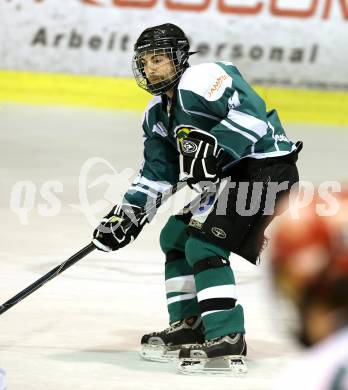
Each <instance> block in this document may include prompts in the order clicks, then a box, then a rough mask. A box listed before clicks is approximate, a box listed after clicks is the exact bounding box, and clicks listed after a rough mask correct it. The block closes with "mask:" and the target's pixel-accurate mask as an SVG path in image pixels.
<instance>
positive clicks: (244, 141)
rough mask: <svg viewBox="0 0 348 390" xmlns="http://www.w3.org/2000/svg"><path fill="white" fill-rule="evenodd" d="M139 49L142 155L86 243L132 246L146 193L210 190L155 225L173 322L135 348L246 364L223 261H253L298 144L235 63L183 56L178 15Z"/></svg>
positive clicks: (202, 362)
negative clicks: (144, 94)
mask: <svg viewBox="0 0 348 390" xmlns="http://www.w3.org/2000/svg"><path fill="white" fill-rule="evenodd" d="M134 50H135V54H134V58H133V72H134V76H135V79H136V81H137V83H138V85H139V86H140V87H141V88H144V89H145V90H146V91H148V92H150V93H151V94H152V95H154V97H153V99H152V100H151V101H150V103H149V104H148V106H147V108H146V111H145V114H144V117H143V123H142V127H143V131H144V163H143V166H142V168H141V170H140V172H139V175H138V177H137V179H136V180H135V182H134V183H133V184H132V186H131V187H130V189H129V191H128V192H127V193H126V194H125V196H124V199H123V204H121V205H118V206H115V207H114V208H113V209H112V210H111V212H110V213H109V214H108V215H106V217H105V218H104V219H103V220H102V222H101V225H100V226H99V227H98V228H97V229H96V230H95V232H94V240H93V242H94V244H95V245H96V247H97V248H99V249H101V250H104V251H111V250H117V249H119V248H122V247H124V246H125V245H127V244H129V243H130V242H131V241H132V240H133V239H135V238H136V237H137V236H138V234H139V233H140V231H141V230H142V228H143V227H144V225H145V224H146V222H147V221H148V220H149V218H150V217H149V216H148V215H147V214H146V212H144V207H145V205H146V204H147V203H148V200H149V199H152V200H155V199H156V198H157V197H158V195H159V194H161V193H163V192H165V191H168V190H170V188H171V186H173V185H174V184H175V183H177V182H178V180H186V182H187V183H188V185H190V187H194V188H196V189H197V188H198V189H199V188H201V189H202V188H208V189H209V191H211V193H213V195H212V196H210V197H209V201H208V202H207V204H206V206H205V207H203V210H202V208H200V209H196V210H195V212H194V213H193V214H194V215H192V213H191V212H185V213H181V214H179V215H174V216H171V217H170V218H169V220H168V222H167V224H166V225H165V226H164V228H163V230H162V232H161V236H160V245H161V248H162V251H163V252H164V254H165V258H166V261H165V286H166V295H167V306H168V312H169V323H170V327H169V328H168V329H165V330H164V331H162V332H155V333H152V334H148V335H144V336H143V338H142V340H141V344H142V351H141V355H142V357H144V358H145V359H149V360H160V361H163V360H167V359H170V358H172V357H175V356H176V357H177V356H178V355H179V358H180V363H179V370H180V371H181V372H184V373H197V372H198V373H211V372H212V373H221V372H224V373H227V374H228V373H234V372H236V371H237V372H240V371H245V370H246V368H245V362H244V361H243V357H244V356H245V355H246V353H247V347H246V342H245V337H244V334H245V328H244V314H243V308H242V306H241V305H240V304H239V303H237V295H236V286H235V278H234V274H233V271H232V269H231V267H230V263H229V260H228V259H229V256H230V253H231V252H234V253H237V254H238V255H240V256H242V257H243V258H245V259H246V260H248V261H250V262H252V263H254V264H256V263H257V262H258V258H259V254H260V251H261V249H262V246H263V241H264V239H263V233H264V230H265V228H266V227H267V225H268V224H269V222H270V221H271V219H272V217H273V213H274V209H272V207H271V209H272V210H271V212H268V213H266V212H264V209H265V204H266V198H267V199H268V198H269V197H268V196H267V197H266V194H267V191H268V189H269V187H271V184H272V183H273V184H274V183H282V184H283V185H282V187H281V188H278V193H276V191H273V193H274V197H276V198H277V199H278V198H280V196H281V195H286V194H287V193H288V191H289V189H290V187H291V186H292V185H294V183H297V182H298V171H297V168H296V164H295V162H296V160H297V153H298V150H297V148H296V146H295V145H294V144H293V143H292V142H291V141H290V140H289V139H288V138H287V137H286V135H285V132H284V129H283V127H282V125H281V123H280V120H279V118H278V115H277V112H276V111H275V110H272V111H269V112H267V111H266V107H265V103H264V101H263V100H262V99H261V97H260V96H259V95H258V94H257V93H256V92H255V91H254V90H253V89H252V88H251V87H250V86H249V85H248V83H247V82H246V81H245V80H244V79H243V77H242V76H241V74H240V73H239V71H238V70H237V68H236V67H235V66H234V65H233V64H232V63H230V62H216V63H203V64H200V65H195V66H189V63H188V60H189V56H190V55H191V54H193V53H191V52H190V51H189V50H190V46H189V41H188V39H187V37H186V35H185V33H184V32H183V31H182V30H181V29H180V28H179V27H177V26H176V25H173V24H169V23H168V24H163V25H160V26H155V27H151V28H148V29H146V30H145V31H143V32H142V33H141V35H140V36H139V38H138V40H137V41H136V43H135V46H134ZM226 166H229V167H231V168H230V169H226V168H225V167H226ZM246 182H247V183H249V184H250V185H249V187H248V188H247V189H246V191H244V192H245V196H246V195H247V200H248V201H247V205H246V206H245V207H246V210H240V208H241V207H242V208H243V206H241V204H240V203H241V202H240V196H238V194H240V193H241V192H243V191H242V190H243V189H244V190H245V186H244V187H243V183H244V184H245V183H246ZM211 186H213V187H214V186H215V187H214V188H215V190H211V188H212V187H211ZM253 188H254V191H253V193H254V195H255V194H256V195H255V196H251V195H252V189H253ZM271 192H272V191H271ZM250 198H251V199H250ZM242 203H243V202H242ZM244 203H245V202H244ZM243 211H244V212H243ZM268 211H269V210H268ZM130 221H133V222H134V223H132V224H131V226H129V225H130Z"/></svg>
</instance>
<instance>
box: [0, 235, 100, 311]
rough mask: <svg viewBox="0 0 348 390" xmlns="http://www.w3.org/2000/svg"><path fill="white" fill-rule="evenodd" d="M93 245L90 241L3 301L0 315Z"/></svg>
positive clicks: (92, 247) (89, 251)
mask: <svg viewBox="0 0 348 390" xmlns="http://www.w3.org/2000/svg"><path fill="white" fill-rule="evenodd" d="M94 249H96V248H95V246H94V245H93V244H92V243H90V244H88V245H87V246H85V247H84V248H82V249H81V250H80V251H79V252H77V253H75V254H74V255H73V256H71V257H70V258H69V259H68V260H66V261H64V262H63V263H61V264H60V265H58V266H57V267H55V268H53V269H52V270H51V271H49V272H48V273H47V274H45V275H44V276H42V277H41V278H40V279H38V280H36V281H35V282H34V283H32V284H31V285H30V286H28V287H27V288H25V289H24V290H22V291H21V292H19V293H18V294H17V295H15V296H14V297H12V298H11V299H9V300H8V301H7V302H5V303H3V304H2V305H1V306H0V315H1V314H2V313H5V311H7V310H8V309H10V308H11V307H12V306H14V305H16V304H17V303H18V302H20V301H21V300H22V299H24V298H26V297H27V296H29V295H30V294H32V293H33V292H34V291H36V290H38V289H39V288H40V287H42V286H43V285H44V284H46V283H47V282H48V281H50V280H52V279H53V278H55V277H56V276H58V275H59V274H61V273H62V272H64V271H65V270H66V269H68V268H69V267H71V266H72V265H73V264H75V263H76V262H78V261H79V260H81V259H82V258H84V257H85V256H87V255H88V254H89V253H91V252H92V251H94Z"/></svg>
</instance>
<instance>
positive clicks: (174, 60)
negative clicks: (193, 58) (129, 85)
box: [132, 46, 188, 95]
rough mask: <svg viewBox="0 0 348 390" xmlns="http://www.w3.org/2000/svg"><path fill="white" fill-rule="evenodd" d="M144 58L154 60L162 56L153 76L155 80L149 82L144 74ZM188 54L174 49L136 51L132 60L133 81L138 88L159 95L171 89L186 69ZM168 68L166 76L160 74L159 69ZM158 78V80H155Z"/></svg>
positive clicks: (162, 48) (157, 47)
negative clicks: (156, 71) (162, 59)
mask: <svg viewBox="0 0 348 390" xmlns="http://www.w3.org/2000/svg"><path fill="white" fill-rule="evenodd" d="M144 56H147V57H148V58H155V57H156V56H164V57H165V59H164V61H163V62H162V63H161V64H160V65H159V69H158V73H156V74H154V77H155V78H156V80H155V81H154V80H149V79H148V77H149V75H147V74H146V73H145V61H144ZM187 60H188V52H186V51H183V50H181V49H180V48H177V49H175V48H174V47H160V46H156V48H149V49H145V50H142V51H136V52H135V54H134V57H133V60H132V69H133V74H134V77H135V80H136V82H137V84H138V85H139V87H140V88H143V89H145V90H146V91H148V92H150V93H151V94H153V95H161V94H163V93H165V92H167V91H169V90H170V89H171V88H173V87H174V86H175V85H176V84H177V83H178V82H179V79H180V77H181V75H182V73H183V72H184V70H185V68H186V67H187ZM167 65H169V66H168V69H167V70H168V74H167V75H166V74H163V73H162V74H161V67H164V66H167ZM157 78H158V79H157Z"/></svg>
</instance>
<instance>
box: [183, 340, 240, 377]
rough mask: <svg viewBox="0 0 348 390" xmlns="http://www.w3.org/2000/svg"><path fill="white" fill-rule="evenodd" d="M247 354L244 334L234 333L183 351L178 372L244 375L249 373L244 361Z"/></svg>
mask: <svg viewBox="0 0 348 390" xmlns="http://www.w3.org/2000/svg"><path fill="white" fill-rule="evenodd" d="M246 353H247V346H246V343H245V339H244V334H242V333H232V334H229V335H227V336H222V337H217V338H215V339H212V340H209V341H206V342H205V343H204V344H201V345H194V346H191V347H189V348H183V349H181V350H180V353H179V366H178V371H179V372H180V373H183V374H215V375H216V374H221V375H236V374H243V373H245V372H247V367H246V364H245V362H244V359H243V357H244V356H246Z"/></svg>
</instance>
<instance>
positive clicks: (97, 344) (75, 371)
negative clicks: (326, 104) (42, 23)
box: [0, 105, 348, 390]
mask: <svg viewBox="0 0 348 390" xmlns="http://www.w3.org/2000/svg"><path fill="white" fill-rule="evenodd" d="M139 122H140V115H136V114H125V113H117V112H115V111H102V110H77V109H60V108H49V107H30V106H15V105H11V106H10V105H9V106H4V107H2V110H1V111H0V127H1V128H2V129H4V131H2V132H1V133H0V153H1V162H2V163H1V165H0V177H1V188H2V192H1V197H0V218H1V225H2V230H1V246H0V265H1V271H0V286H1V288H0V301H1V303H3V302H4V301H5V300H7V299H9V298H10V297H11V296H13V295H14V294H16V293H17V292H19V291H20V290H21V289H23V288H24V287H26V286H27V285H29V284H30V283H32V282H33V281H34V280H36V279H38V278H39V277H41V276H42V275H43V274H44V273H46V272H48V271H49V270H50V269H52V268H53V267H55V266H56V265H57V264H59V263H60V262H62V261H63V260H64V259H66V258H68V257H69V256H70V255H72V254H73V253H74V252H76V251H78V250H79V249H80V248H81V247H82V246H84V245H86V244H87V243H88V242H89V240H90V238H91V233H92V226H91V225H90V223H89V222H88V219H87V218H86V217H87V216H86V215H85V214H83V213H82V212H81V210H79V209H78V208H76V207H74V206H72V205H75V206H76V205H77V204H79V203H80V196H79V174H80V172H81V167H82V166H83V164H84V163H85V161H86V160H88V159H90V158H91V157H95V156H98V157H99V158H102V159H105V160H107V161H109V162H110V164H111V165H112V166H113V167H114V168H115V170H116V171H117V172H118V173H120V172H124V175H123V176H119V178H125V177H127V175H128V171H127V170H128V169H133V170H135V169H136V168H137V166H138V164H139V161H140V160H141V149H142V145H141V140H142V138H141V130H140V127H139ZM86 134H88V136H86ZM288 135H289V137H291V138H293V139H294V140H296V139H303V141H304V149H303V152H302V153H301V156H300V160H299V168H300V173H301V177H302V179H304V180H309V181H313V182H315V183H316V184H319V183H320V182H321V181H322V180H340V179H343V178H345V177H346V167H347V163H348V161H347V155H348V150H347V148H348V146H347V145H348V133H347V132H345V131H343V130H342V129H335V128H330V129H327V128H323V127H321V128H318V127H308V126H291V127H290V128H289V129H288ZM337 137H339V138H340V140H341V142H340V143H339V144H338V143H337ZM323 156H325V161H323ZM94 169H95V170H94V171H91V172H90V176H89V175H87V179H88V180H87V185H86V186H85V187H86V194H87V197H88V199H89V201H90V202H91V204H95V202H96V200H97V199H98V197H99V198H101V199H102V198H103V197H104V200H105V202H106V203H103V204H102V205H104V206H105V207H106V208H107V207H108V201H110V198H111V197H112V196H114V199H115V202H116V201H117V200H118V197H119V196H120V194H119V193H118V192H117V190H120V188H115V189H114V190H113V191H112V192H113V195H112V194H110V193H109V192H107V189H110V186H108V180H107V179H108V176H106V175H110V172H111V171H112V169H111V168H110V167H109V166H107V165H101V166H99V167H95V168H94ZM110 169H111V171H110ZM101 175H104V176H101ZM98 177H99V178H103V180H100V181H99V183H95V185H94V186H93V185H92V183H93V182H94V181H95V179H96V178H98ZM19 181H26V182H30V183H31V184H32V186H34V188H35V189H36V192H34V194H35V196H34V197H33V203H31V204H29V203H30V202H29V203H26V205H27V209H28V215H27V217H28V218H27V222H28V223H27V225H25V224H23V223H21V222H20V219H19V216H18V214H17V213H16V212H14V210H13V209H12V208H11V207H10V204H11V203H10V202H11V198H12V194H13V189H14V186H15V185H16V183H18V182H19ZM49 181H51V182H52V181H54V182H60V183H61V184H62V192H58V193H57V194H56V196H57V198H58V200H59V202H60V206H61V207H60V209H59V210H58V212H57V213H56V214H55V215H51V216H47V215H46V216H44V215H43V214H45V213H44V207H45V206H48V205H49V204H48V202H47V200H45V197H44V195H43V193H42V188H43V185H44V184H45V183H47V182H49ZM125 181H126V180H123V181H122V180H121V184H120V187H123V186H124V185H125V184H126V183H125ZM28 188H29V187H28ZM106 194H107V196H106ZM27 195H28V194H27ZM26 199H27V200H28V199H29V197H28V196H27V198H26ZM23 201H24V198H22V202H23ZM179 204H180V200H178V201H177V205H179ZM181 204H183V202H181ZM110 205H111V203H110ZM29 206H30V207H29ZM110 207H111V206H110ZM174 208H175V207H173V206H170V205H169V206H165V208H164V210H162V211H161V212H160V213H159V215H158V217H156V219H155V221H154V223H152V225H151V226H148V227H147V228H146V229H144V232H143V234H142V235H141V236H140V237H139V238H138V239H137V241H136V242H135V243H134V244H133V245H132V246H129V247H127V248H125V249H123V250H120V251H119V252H116V253H113V254H103V253H101V252H93V253H92V254H90V255H89V256H88V257H87V258H86V259H84V260H81V261H80V262H79V263H77V264H75V265H74V266H73V267H71V268H70V269H69V270H67V271H66V272H65V273H64V274H62V275H60V276H58V277H57V278H56V279H55V280H52V281H50V282H49V283H48V284H47V285H46V286H44V287H42V288H41V289H40V290H38V291H36V292H35V293H33V294H32V295H31V296H30V297H28V298H26V299H25V300H24V301H22V302H20V303H19V304H17V305H16V306H14V307H13V308H12V309H10V310H9V311H8V312H6V313H4V314H3V315H2V316H0V367H2V368H4V369H5V371H6V372H7V380H8V389H9V390H23V389H25V390H46V389H49V390H65V389H66V390H68V389H83V390H95V389H102V390H113V389H118V390H134V389H141V390H159V389H168V390H177V389H190V390H211V389H212V388H217V389H219V390H230V389H238V390H251V389H252V390H270V388H271V383H272V382H273V378H274V377H276V376H277V375H278V374H279V373H280V371H281V370H282V368H283V367H284V366H285V365H286V364H287V363H288V362H290V361H292V360H293V359H294V358H295V357H296V356H297V353H298V350H297V348H296V346H295V344H294V343H293V342H292V341H291V338H290V336H289V334H288V333H287V330H286V324H288V323H289V321H290V320H291V317H290V315H289V313H288V312H286V311H282V310H279V307H278V306H277V305H276V302H275V301H274V298H272V296H271V294H270V290H269V281H268V273H267V256H264V259H263V262H262V266H261V267H259V268H257V267H254V266H252V265H251V264H249V263H247V262H245V261H243V260H241V259H239V258H237V257H235V256H233V257H232V258H231V262H232V266H233V269H234V271H235V276H236V280H237V286H238V296H239V300H240V302H241V303H242V304H243V306H244V308H245V316H246V330H247V342H248V351H249V359H248V366H249V373H248V374H247V375H246V376H245V377H242V378H211V377H200V376H198V377H186V376H182V375H179V374H176V373H175V366H174V365H173V364H168V365H167V364H161V363H149V362H144V361H142V360H140V358H139V357H138V350H139V342H140V338H141V336H142V334H143V333H145V332H149V331H153V330H160V329H162V328H164V327H165V326H166V325H167V320H168V319H167V314H166V303H165V295H164V281H163V268H164V267H163V264H164V259H163V255H162V254H161V251H160V248H159V244H158V237H159V232H160V229H161V227H162V226H163V224H164V223H165V221H166V218H168V216H169V215H170V213H171V212H173V211H174ZM96 214H100V215H103V211H102V210H101V211H99V213H96Z"/></svg>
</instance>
